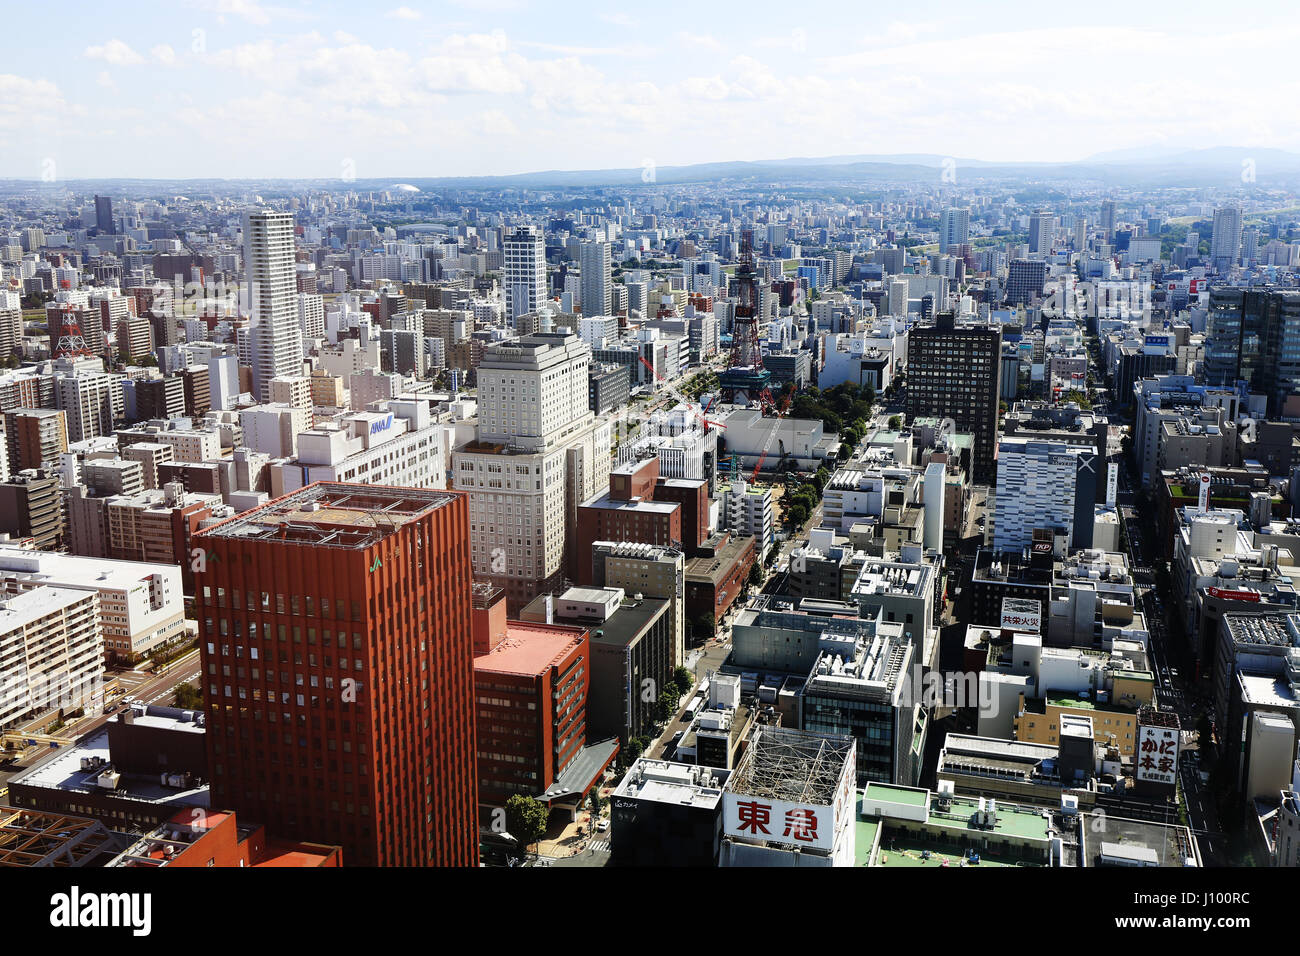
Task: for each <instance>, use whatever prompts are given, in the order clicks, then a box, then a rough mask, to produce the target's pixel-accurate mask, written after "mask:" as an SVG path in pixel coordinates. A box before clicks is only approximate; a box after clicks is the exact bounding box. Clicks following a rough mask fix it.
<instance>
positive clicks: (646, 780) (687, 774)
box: [614, 758, 731, 809]
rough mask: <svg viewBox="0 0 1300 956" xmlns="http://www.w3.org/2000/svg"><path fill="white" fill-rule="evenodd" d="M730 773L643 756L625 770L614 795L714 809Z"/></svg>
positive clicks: (713, 768) (719, 801) (720, 799)
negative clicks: (625, 773) (624, 774)
mask: <svg viewBox="0 0 1300 956" xmlns="http://www.w3.org/2000/svg"><path fill="white" fill-rule="evenodd" d="M730 773H731V772H730V771H728V770H720V769H718V768H716V767H705V766H702V765H697V764H684V763H674V762H672V761H668V760H649V759H645V758H642V759H640V760H638V761H637V762H636V763H634V764H633V765H632V767H631V768H630V769H629V770H628V772H627V775H626V776H624V777H623V780H622V781H621V782H620V783H619V785H618V789H617V790H615V791H614V796H615V798H618V797H635V798H637V799H639V800H650V801H653V802H655V803H668V804H675V805H677V806H684V807H700V808H703V809H713V808H715V807H717V806H718V804H719V803H721V802H722V788H723V785H724V784H725V783H726V782H727V778H728V777H729V776H730Z"/></svg>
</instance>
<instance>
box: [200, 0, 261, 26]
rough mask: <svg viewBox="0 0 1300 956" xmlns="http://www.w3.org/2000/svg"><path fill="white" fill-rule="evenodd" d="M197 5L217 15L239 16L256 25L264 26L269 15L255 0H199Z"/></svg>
mask: <svg viewBox="0 0 1300 956" xmlns="http://www.w3.org/2000/svg"><path fill="white" fill-rule="evenodd" d="M199 6H200V7H201V8H202V9H204V10H207V11H208V12H209V13H214V14H217V15H218V16H225V15H226V14H229V15H230V16H234V17H239V18H240V19H241V20H247V21H248V22H249V23H252V24H256V25H257V26H266V25H267V24H268V23H270V22H271V15H270V13H268V12H267V10H266V8H264V7H263V6H262V5H261V4H260V3H258V2H257V0H201V2H200V4H199Z"/></svg>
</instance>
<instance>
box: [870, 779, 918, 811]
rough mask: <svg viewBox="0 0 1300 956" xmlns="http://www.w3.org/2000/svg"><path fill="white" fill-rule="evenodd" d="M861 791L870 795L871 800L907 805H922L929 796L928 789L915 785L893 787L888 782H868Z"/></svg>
mask: <svg viewBox="0 0 1300 956" xmlns="http://www.w3.org/2000/svg"><path fill="white" fill-rule="evenodd" d="M862 792H863V794H864V795H870V796H871V798H872V799H873V800H885V801H888V802H889V803H901V804H905V805H906V806H909V807H923V806H925V802H926V800H928V799H929V797H930V791H929V790H918V789H917V788H915V787H895V786H893V785H892V784H888V783H868V784H867V788H866V789H865V790H864V791H862Z"/></svg>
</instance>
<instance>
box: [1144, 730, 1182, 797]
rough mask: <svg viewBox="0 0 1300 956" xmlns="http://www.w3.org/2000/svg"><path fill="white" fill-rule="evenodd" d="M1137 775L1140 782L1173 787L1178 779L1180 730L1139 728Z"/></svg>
mask: <svg viewBox="0 0 1300 956" xmlns="http://www.w3.org/2000/svg"><path fill="white" fill-rule="evenodd" d="M1135 760H1136V764H1137V766H1136V773H1137V779H1138V780H1139V782H1143V783H1158V784H1167V785H1168V786H1171V787H1172V786H1173V785H1174V782H1175V780H1177V778H1178V728H1176V727H1150V726H1142V727H1139V728H1138V747H1137V754H1136V756H1135Z"/></svg>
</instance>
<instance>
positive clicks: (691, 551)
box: [654, 478, 709, 558]
mask: <svg viewBox="0 0 1300 956" xmlns="http://www.w3.org/2000/svg"><path fill="white" fill-rule="evenodd" d="M654 500H655V501H663V502H669V503H672V502H675V503H677V504H679V505H681V506H682V535H683V537H682V539H681V541H682V550H683V551H685V552H686V556H687V557H688V558H689V557H694V556H695V555H697V554H699V553H700V547H701V546H702V545H703V544H704V542H705V541H707V540H708V538H709V482H708V479H706V478H700V479H698V480H697V479H694V478H660V479H659V480H658V481H657V482H655V490H654Z"/></svg>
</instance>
